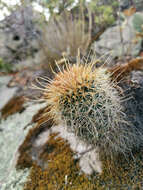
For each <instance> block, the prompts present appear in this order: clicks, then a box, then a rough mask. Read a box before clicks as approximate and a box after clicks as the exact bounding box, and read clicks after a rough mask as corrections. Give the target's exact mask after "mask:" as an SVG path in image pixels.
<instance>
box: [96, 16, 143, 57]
mask: <svg viewBox="0 0 143 190" xmlns="http://www.w3.org/2000/svg"><path fill="white" fill-rule="evenodd" d="M136 14H137V13H135V14H134V15H132V16H131V17H129V18H128V20H125V21H124V23H122V25H121V26H122V28H121V31H120V26H119V25H117V26H113V27H110V28H108V29H107V30H106V31H105V32H104V33H103V34H102V35H101V36H100V39H99V41H96V42H95V43H94V44H93V50H95V51H96V52H97V54H99V55H104V54H106V53H107V52H112V53H111V54H112V55H113V57H120V56H124V55H128V56H132V57H135V56H137V55H138V54H139V52H140V50H141V48H142V40H139V41H138V42H137V43H133V40H134V39H136V31H135V29H134V27H133V19H134V17H135V15H136ZM142 14H143V13H142ZM121 36H122V37H121ZM122 38H123V40H122Z"/></svg>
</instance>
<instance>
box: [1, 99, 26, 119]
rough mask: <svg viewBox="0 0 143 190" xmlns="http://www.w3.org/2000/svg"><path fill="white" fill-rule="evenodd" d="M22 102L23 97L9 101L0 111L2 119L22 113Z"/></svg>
mask: <svg viewBox="0 0 143 190" xmlns="http://www.w3.org/2000/svg"><path fill="white" fill-rule="evenodd" d="M24 102H25V100H24V97H23V96H16V97H14V98H12V99H10V100H9V101H8V103H7V104H6V105H5V106H4V107H3V108H2V110H1V114H2V118H3V119H6V118H7V117H8V116H9V115H12V114H15V113H17V112H22V111H23V110H24V107H23V104H24Z"/></svg>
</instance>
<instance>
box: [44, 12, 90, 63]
mask: <svg viewBox="0 0 143 190" xmlns="http://www.w3.org/2000/svg"><path fill="white" fill-rule="evenodd" d="M77 17H78V18H77ZM77 17H76V18H75V17H73V15H72V14H71V13H69V12H64V13H62V15H60V16H56V17H52V18H51V19H50V21H49V22H48V24H47V25H45V26H43V35H42V40H41V47H42V49H43V51H44V54H45V57H46V60H48V61H49V62H50V63H53V62H55V60H59V59H60V58H61V57H62V56H63V54H64V55H65V56H67V57H75V56H76V54H77V51H78V49H80V51H81V53H83V54H84V53H85V52H86V50H87V48H88V46H89V44H90V40H91V27H92V23H91V16H90V14H89V25H88V26H87V24H85V18H84V14H82V13H79V15H78V16H77Z"/></svg>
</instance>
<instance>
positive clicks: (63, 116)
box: [43, 63, 134, 155]
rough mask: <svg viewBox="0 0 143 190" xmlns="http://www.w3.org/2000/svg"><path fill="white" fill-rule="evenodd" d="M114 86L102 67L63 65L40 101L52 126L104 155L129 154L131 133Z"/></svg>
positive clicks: (108, 74)
mask: <svg viewBox="0 0 143 190" xmlns="http://www.w3.org/2000/svg"><path fill="white" fill-rule="evenodd" d="M115 86H116V84H115V83H114V82H112V81H111V74H110V72H108V70H107V69H106V68H104V67H99V68H96V67H95V65H94V64H93V63H89V64H82V63H76V64H74V65H70V64H68V65H66V69H65V70H63V71H60V72H59V73H57V74H56V75H55V78H54V79H53V80H52V81H51V82H50V83H49V84H48V85H47V86H46V89H45V91H44V95H43V96H44V99H45V100H46V101H47V104H48V106H49V107H50V114H51V115H52V117H53V118H54V119H55V121H56V122H59V123H61V122H62V123H65V124H66V125H67V127H68V129H69V131H71V132H74V133H75V135H77V136H78V137H79V138H81V139H82V140H84V141H85V142H86V143H88V144H92V145H93V146H99V148H100V150H103V151H104V152H105V153H106V154H109V155H113V154H114V153H123V154H126V153H127V152H129V151H131V149H132V147H133V146H134V133H133V131H132V128H131V126H130V125H129V124H128V123H127V122H126V116H125V114H124V108H123V106H122V105H121V97H120V96H119V93H118V90H117V89H116V88H115Z"/></svg>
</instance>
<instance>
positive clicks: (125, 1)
mask: <svg viewBox="0 0 143 190" xmlns="http://www.w3.org/2000/svg"><path fill="white" fill-rule="evenodd" d="M142 5H143V0H134V1H130V0H120V7H121V9H122V10H124V9H128V8H129V7H130V6H134V7H135V8H136V10H137V11H142V8H143V7H142Z"/></svg>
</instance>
